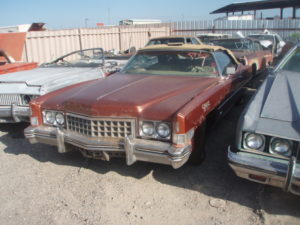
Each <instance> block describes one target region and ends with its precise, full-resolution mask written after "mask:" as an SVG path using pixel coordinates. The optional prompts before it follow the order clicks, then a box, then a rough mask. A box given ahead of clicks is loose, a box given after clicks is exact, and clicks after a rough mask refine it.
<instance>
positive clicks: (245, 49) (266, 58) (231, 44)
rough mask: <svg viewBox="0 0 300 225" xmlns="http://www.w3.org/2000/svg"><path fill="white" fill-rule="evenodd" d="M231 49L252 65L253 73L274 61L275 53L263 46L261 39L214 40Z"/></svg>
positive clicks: (238, 57)
mask: <svg viewBox="0 0 300 225" xmlns="http://www.w3.org/2000/svg"><path fill="white" fill-rule="evenodd" d="M212 43H213V44H215V45H220V46H223V47H225V48H228V49H230V50H231V51H232V52H233V54H234V55H235V56H236V58H237V59H239V60H243V61H245V64H247V65H249V66H251V69H252V73H253V75H255V74H256V72H258V71H262V70H264V69H265V68H267V67H268V66H269V65H271V63H272V62H273V54H272V52H271V51H270V50H269V49H265V48H263V46H262V45H261V44H260V42H259V41H257V40H254V39H251V38H230V39H217V40H213V41H212Z"/></svg>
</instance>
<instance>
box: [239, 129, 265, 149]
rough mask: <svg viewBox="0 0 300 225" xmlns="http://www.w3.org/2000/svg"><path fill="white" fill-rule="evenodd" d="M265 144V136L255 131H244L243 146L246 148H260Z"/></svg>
mask: <svg viewBox="0 0 300 225" xmlns="http://www.w3.org/2000/svg"><path fill="white" fill-rule="evenodd" d="M264 144H265V137H264V136H263V135H260V134H255V133H245V135H244V147H245V148H246V149H253V150H261V151H263V146H264Z"/></svg>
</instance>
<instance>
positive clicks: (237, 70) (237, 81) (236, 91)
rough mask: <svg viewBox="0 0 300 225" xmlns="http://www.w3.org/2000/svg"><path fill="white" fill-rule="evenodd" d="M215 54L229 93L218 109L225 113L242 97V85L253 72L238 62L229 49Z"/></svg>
mask: <svg viewBox="0 0 300 225" xmlns="http://www.w3.org/2000/svg"><path fill="white" fill-rule="evenodd" d="M214 55H215V59H216V62H217V64H218V65H217V66H218V69H219V71H220V75H221V76H222V78H223V79H222V82H223V85H224V89H226V92H227V93H228V94H227V96H226V100H225V101H224V102H223V103H222V104H221V105H220V106H219V107H218V109H217V110H218V111H219V112H220V114H223V113H224V112H226V111H228V110H229V109H230V108H231V107H232V105H233V104H234V103H235V102H236V101H237V99H238V98H240V95H241V94H242V92H241V90H242V87H243V86H244V85H245V84H246V83H247V82H248V81H249V80H250V78H251V74H250V73H249V72H248V71H247V70H246V68H245V67H244V66H243V65H242V64H240V63H239V64H237V63H236V62H235V60H233V58H232V57H231V55H229V54H228V53H227V51H216V52H215V53H214ZM233 68H234V70H233ZM229 70H232V71H229Z"/></svg>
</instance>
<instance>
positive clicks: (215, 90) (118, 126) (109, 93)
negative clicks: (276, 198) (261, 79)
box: [25, 45, 252, 168]
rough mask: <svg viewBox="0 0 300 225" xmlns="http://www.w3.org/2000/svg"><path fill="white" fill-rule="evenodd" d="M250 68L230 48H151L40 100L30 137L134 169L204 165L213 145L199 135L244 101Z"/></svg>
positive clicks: (34, 107) (34, 110) (35, 104)
mask: <svg viewBox="0 0 300 225" xmlns="http://www.w3.org/2000/svg"><path fill="white" fill-rule="evenodd" d="M220 62H226V63H225V64H224V63H223V64H222V63H220ZM248 69H249V67H247V66H244V65H242V64H240V63H238V62H237V60H236V59H235V58H234V56H232V53H231V52H230V51H229V50H227V49H224V48H222V47H215V46H206V45H198V46H196V45H195V46H193V45H181V46H170V45H169V46H168V45H159V46H152V47H151V46H149V47H146V48H144V49H141V50H139V51H138V53H137V54H136V55H135V56H134V57H133V58H132V59H131V60H130V61H129V62H128V63H127V64H126V65H125V67H124V69H123V70H121V72H120V73H116V74H113V75H111V76H108V77H106V78H104V79H101V80H95V81H89V82H85V83H83V84H77V85H74V86H70V87H66V88H64V89H60V90H57V91H54V92H52V93H49V94H46V95H44V96H41V97H39V98H37V99H34V100H33V101H32V102H31V110H32V116H31V126H30V127H28V128H27V129H26V130H25V136H26V137H27V138H28V139H29V140H30V142H31V143H35V142H42V143H46V144H50V145H55V146H57V147H58V151H59V152H66V151H69V150H71V149H73V148H75V149H79V150H80V151H81V152H82V154H83V155H84V156H86V157H91V158H101V159H105V160H109V159H110V158H112V157H120V156H122V157H125V158H126V163H127V164H128V165H132V164H133V163H134V162H136V161H147V162H154V163H161V164H167V165H171V166H172V167H173V168H179V167H181V166H182V165H183V164H185V163H186V162H187V161H188V160H191V159H192V160H193V161H195V162H196V163H200V162H201V161H202V160H203V159H204V158H203V157H204V156H203V154H204V153H203V152H204V149H202V148H201V146H202V144H203V143H204V141H205V140H204V139H203V141H201V143H198V141H199V140H198V139H197V138H196V137H198V136H201V134H202V133H201V131H202V130H203V129H202V127H204V125H203V124H204V123H205V122H206V118H207V117H208V115H215V116H221V115H222V114H223V113H225V112H226V111H228V110H229V109H230V107H231V106H232V104H233V103H234V102H235V101H236V100H237V99H238V97H239V94H240V93H241V90H242V88H243V86H244V85H245V84H246V83H247V82H248V81H249V80H250V79H251V77H252V75H251V74H250V73H249V72H248ZM213 112H214V113H213ZM200 130H201V131H200ZM201 137H203V136H201ZM198 147H199V148H198ZM195 152H196V153H197V154H196V153H195ZM198 157H199V158H198Z"/></svg>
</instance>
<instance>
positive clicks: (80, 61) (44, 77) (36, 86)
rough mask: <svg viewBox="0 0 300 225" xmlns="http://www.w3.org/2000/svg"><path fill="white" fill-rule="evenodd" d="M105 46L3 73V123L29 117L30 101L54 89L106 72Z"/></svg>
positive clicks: (0, 100)
mask: <svg viewBox="0 0 300 225" xmlns="http://www.w3.org/2000/svg"><path fill="white" fill-rule="evenodd" d="M104 63H105V62H104V54H103V49H102V48H93V49H85V50H79V51H75V52H71V53H69V54H67V55H64V56H62V57H59V58H58V59H56V60H54V61H52V62H50V63H45V64H42V65H41V66H40V67H39V68H36V69H32V70H28V71H20V72H15V73H10V74H7V75H2V76H0V123H16V122H21V121H29V117H30V115H31V112H30V108H29V102H30V101H31V100H32V99H34V98H37V97H38V96H41V95H44V94H46V93H49V92H51V91H54V90H57V89H60V88H63V87H66V86H69V85H72V84H75V83H80V82H84V81H87V80H94V79H97V78H101V77H103V76H104V71H103V66H104Z"/></svg>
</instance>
